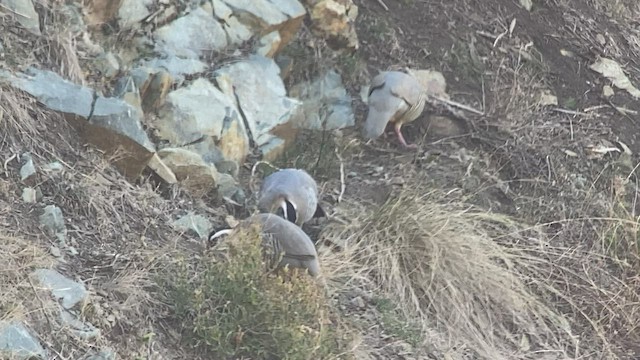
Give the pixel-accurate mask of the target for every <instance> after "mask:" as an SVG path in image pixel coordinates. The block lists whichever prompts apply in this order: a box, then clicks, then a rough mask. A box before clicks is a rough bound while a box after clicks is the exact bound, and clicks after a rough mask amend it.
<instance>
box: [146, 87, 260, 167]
mask: <svg viewBox="0 0 640 360" xmlns="http://www.w3.org/2000/svg"><path fill="white" fill-rule="evenodd" d="M154 126H155V128H156V129H157V135H158V137H160V138H161V139H163V140H167V141H168V142H169V143H170V144H171V145H173V146H182V145H184V144H189V143H192V142H194V141H196V140H200V139H203V141H201V142H200V143H198V144H194V145H190V146H188V148H190V149H192V150H194V151H196V152H198V153H199V154H200V155H201V156H202V157H203V158H204V159H205V161H207V162H209V163H217V162H218V161H220V160H223V158H222V157H224V158H226V159H227V160H234V161H238V162H241V161H243V160H244V158H245V157H246V155H247V153H248V152H249V145H248V144H249V139H248V137H247V134H246V131H245V128H244V125H243V122H242V119H241V118H240V112H239V111H238V109H237V108H236V105H235V101H234V100H233V98H232V97H229V96H227V95H225V94H224V93H222V92H221V91H220V90H218V88H216V87H215V86H213V84H211V83H210V82H209V81H208V80H206V79H203V78H200V79H197V80H196V81H194V82H193V83H192V84H191V85H189V86H188V87H184V88H180V89H178V90H175V91H172V92H171V93H169V95H168V96H167V103H166V106H165V108H164V109H163V111H160V116H159V117H158V119H157V120H156V122H155V123H154ZM218 142H219V144H220V146H219V147H218V145H217V144H216V143H218ZM220 155H222V156H220Z"/></svg>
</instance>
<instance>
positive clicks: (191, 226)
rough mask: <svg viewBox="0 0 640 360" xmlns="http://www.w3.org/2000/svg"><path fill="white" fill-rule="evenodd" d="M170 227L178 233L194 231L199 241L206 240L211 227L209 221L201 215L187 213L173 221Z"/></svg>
mask: <svg viewBox="0 0 640 360" xmlns="http://www.w3.org/2000/svg"><path fill="white" fill-rule="evenodd" d="M171 225H172V226H173V227H174V228H176V229H178V230H179V231H194V232H195V233H196V234H198V236H199V237H200V238H201V239H206V238H207V236H208V235H209V233H210V232H211V230H212V229H213V226H212V225H211V222H210V221H209V219H207V218H206V217H204V216H202V215H195V214H193V213H189V214H187V215H184V216H181V217H180V218H179V219H177V220H175V221H173V223H171Z"/></svg>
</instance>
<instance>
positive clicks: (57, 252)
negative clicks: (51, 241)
mask: <svg viewBox="0 0 640 360" xmlns="http://www.w3.org/2000/svg"><path fill="white" fill-rule="evenodd" d="M49 253H50V254H51V255H52V256H53V257H57V258H60V257H62V252H61V251H60V248H58V247H57V246H54V245H51V246H50V247H49Z"/></svg>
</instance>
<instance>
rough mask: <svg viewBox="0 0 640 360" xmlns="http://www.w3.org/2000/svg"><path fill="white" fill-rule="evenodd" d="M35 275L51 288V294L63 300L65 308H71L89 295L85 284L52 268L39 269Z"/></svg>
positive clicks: (42, 283) (43, 284) (62, 303)
mask: <svg viewBox="0 0 640 360" xmlns="http://www.w3.org/2000/svg"><path fill="white" fill-rule="evenodd" d="M33 275H34V276H35V277H37V278H38V280H39V281H40V284H41V285H42V286H44V287H46V288H48V289H49V290H51V294H52V295H53V296H54V297H55V298H56V299H58V300H59V301H61V305H62V307H63V308H65V309H71V308H73V307H74V306H75V305H76V304H78V303H79V302H80V301H83V300H84V299H85V298H86V297H87V290H86V289H85V287H84V285H83V284H81V283H78V282H75V281H73V280H71V279H69V278H67V277H65V276H64V275H62V274H60V273H59V272H57V271H55V270H52V269H38V270H36V271H34V273H33Z"/></svg>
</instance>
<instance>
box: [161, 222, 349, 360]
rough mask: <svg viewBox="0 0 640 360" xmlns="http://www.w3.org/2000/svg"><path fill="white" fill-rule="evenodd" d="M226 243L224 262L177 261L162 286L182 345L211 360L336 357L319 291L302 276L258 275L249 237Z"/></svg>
mask: <svg viewBox="0 0 640 360" xmlns="http://www.w3.org/2000/svg"><path fill="white" fill-rule="evenodd" d="M227 241H228V243H229V245H230V247H229V250H230V251H229V254H230V256H228V258H227V260H225V261H217V260H215V259H214V258H213V257H211V258H207V257H204V258H202V259H201V262H200V264H199V266H201V268H199V269H197V268H194V267H192V266H190V264H189V263H188V262H186V261H184V260H180V261H177V262H176V264H175V265H176V266H174V267H172V268H171V269H170V270H169V271H168V273H167V274H166V275H168V276H166V277H165V280H163V281H162V282H163V285H164V287H165V289H167V290H168V291H167V296H168V301H169V302H170V303H172V304H173V305H174V306H173V315H174V317H175V319H176V320H178V321H179V322H180V323H181V325H182V327H183V329H184V332H185V335H186V338H187V339H188V341H189V342H190V343H191V344H192V345H194V346H196V347H198V348H200V349H201V350H203V351H205V352H206V353H208V354H215V355H216V358H238V357H243V356H244V357H250V358H252V359H327V358H334V357H336V355H337V354H339V353H340V352H341V347H342V340H341V339H342V336H341V333H342V332H341V331H340V330H339V328H338V327H336V326H334V325H331V321H330V320H329V316H330V311H329V307H328V303H327V301H326V299H325V297H324V293H323V289H322V288H321V287H320V286H319V285H318V284H317V283H315V281H314V280H313V279H312V278H310V277H309V276H308V275H306V274H302V273H301V274H297V275H300V276H292V277H291V281H283V278H282V277H281V276H274V275H271V274H268V273H266V272H265V271H264V269H265V268H264V263H263V259H262V253H261V248H260V243H259V241H260V240H259V237H258V236H257V233H255V232H253V233H252V232H248V231H247V232H241V233H238V234H237V235H234V236H232V237H231V238H230V239H228V240H227ZM287 275H289V274H287Z"/></svg>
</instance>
